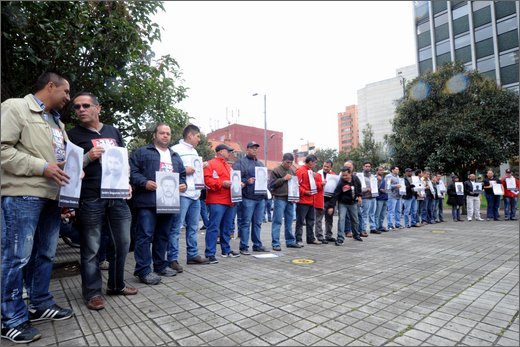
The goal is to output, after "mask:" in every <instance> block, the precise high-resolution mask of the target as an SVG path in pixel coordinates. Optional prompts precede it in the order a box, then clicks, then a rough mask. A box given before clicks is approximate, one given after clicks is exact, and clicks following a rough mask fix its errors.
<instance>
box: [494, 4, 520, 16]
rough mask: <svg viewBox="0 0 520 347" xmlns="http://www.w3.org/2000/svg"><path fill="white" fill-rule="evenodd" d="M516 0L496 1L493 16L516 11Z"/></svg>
mask: <svg viewBox="0 0 520 347" xmlns="http://www.w3.org/2000/svg"><path fill="white" fill-rule="evenodd" d="M515 2H516V1H496V2H495V16H496V18H497V19H500V18H503V17H506V16H509V15H511V14H513V13H515V12H516V5H515Z"/></svg>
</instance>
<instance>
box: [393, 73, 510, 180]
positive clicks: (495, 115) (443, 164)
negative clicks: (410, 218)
mask: <svg viewBox="0 0 520 347" xmlns="http://www.w3.org/2000/svg"><path fill="white" fill-rule="evenodd" d="M518 126H519V123H518V94H517V93H515V92H513V91H510V90H504V89H501V88H500V87H498V86H497V85H496V82H495V81H493V80H490V79H488V78H486V77H485V76H484V75H482V74H480V73H478V72H477V71H465V69H464V65H463V64H461V63H449V64H446V65H443V66H442V67H441V68H440V69H439V70H438V71H437V72H430V73H427V74H425V75H423V76H420V77H418V78H416V79H415V80H413V81H411V82H410V84H408V85H407V97H406V99H404V100H402V101H401V102H400V103H399V104H398V106H397V109H396V116H395V118H394V121H393V124H392V127H393V134H392V135H391V136H389V146H390V148H392V160H391V161H392V162H393V163H394V164H397V165H399V166H401V167H407V166H408V167H412V168H429V169H430V170H433V171H438V172H443V173H448V174H449V173H452V172H453V173H457V174H459V175H461V176H462V177H465V176H466V175H467V174H468V173H470V172H475V171H476V170H477V169H479V170H482V169H485V168H486V167H495V166H498V165H499V164H500V163H503V162H505V161H507V160H509V159H511V158H512V157H513V156H514V155H517V154H518Z"/></svg>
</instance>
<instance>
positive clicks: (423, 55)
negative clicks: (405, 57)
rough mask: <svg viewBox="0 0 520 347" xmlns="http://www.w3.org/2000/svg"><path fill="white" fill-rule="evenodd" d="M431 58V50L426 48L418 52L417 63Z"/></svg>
mask: <svg viewBox="0 0 520 347" xmlns="http://www.w3.org/2000/svg"><path fill="white" fill-rule="evenodd" d="M431 57H432V48H431V47H426V48H423V49H420V50H419V61H423V60H426V59H430V58H431Z"/></svg>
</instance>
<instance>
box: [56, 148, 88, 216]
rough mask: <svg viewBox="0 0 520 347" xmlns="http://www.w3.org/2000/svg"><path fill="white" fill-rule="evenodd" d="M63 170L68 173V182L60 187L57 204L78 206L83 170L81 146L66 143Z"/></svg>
mask: <svg viewBox="0 0 520 347" xmlns="http://www.w3.org/2000/svg"><path fill="white" fill-rule="evenodd" d="M65 161H66V162H65V166H64V168H63V171H65V172H66V173H67V175H69V177H70V179H69V183H67V184H66V185H64V186H61V187H60V197H59V201H58V206H60V207H79V198H80V195H81V173H82V172H83V148H81V147H79V146H76V145H75V144H73V143H72V142H68V143H67V149H66V154H65Z"/></svg>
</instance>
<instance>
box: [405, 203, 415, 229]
mask: <svg viewBox="0 0 520 347" xmlns="http://www.w3.org/2000/svg"><path fill="white" fill-rule="evenodd" d="M403 205H404V225H405V226H407V227H409V226H412V225H415V224H417V201H416V200H415V197H412V198H410V199H403Z"/></svg>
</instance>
